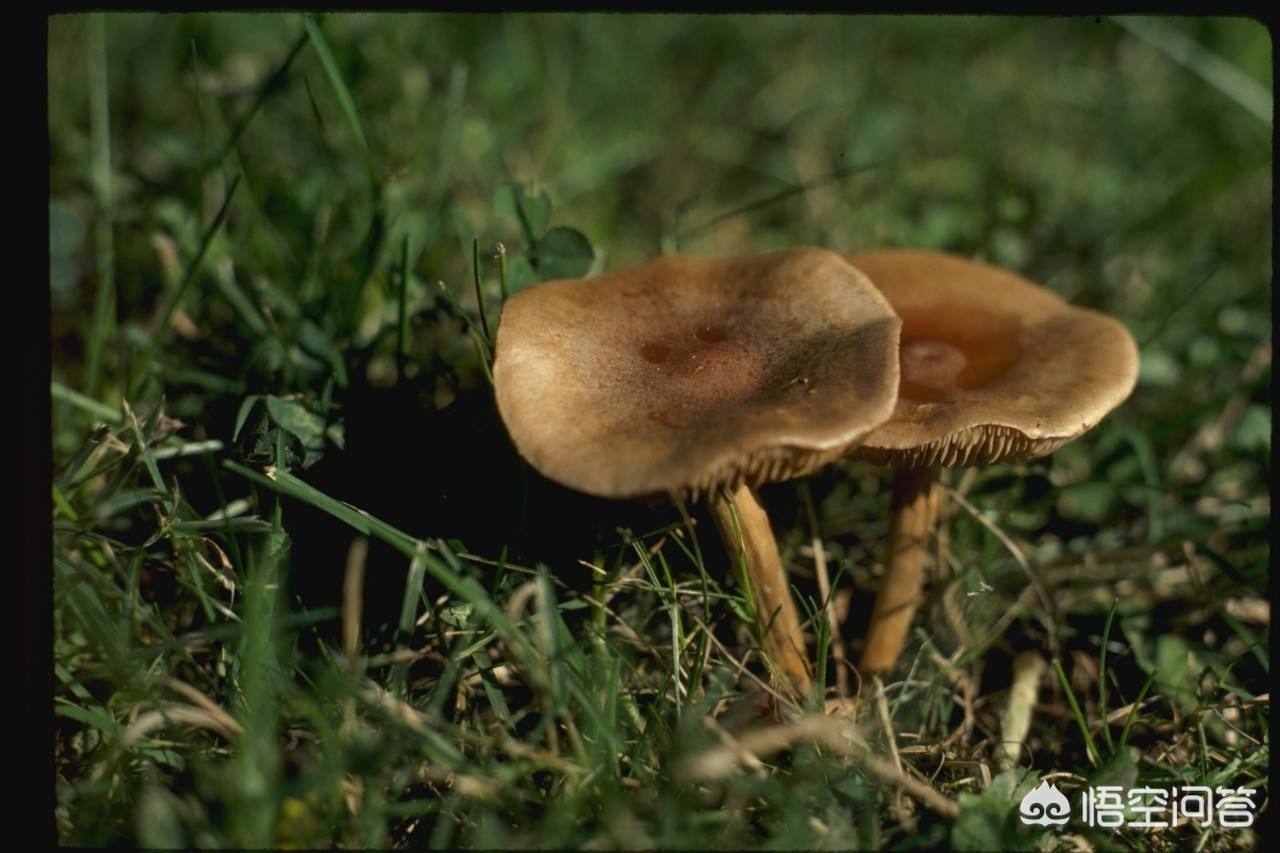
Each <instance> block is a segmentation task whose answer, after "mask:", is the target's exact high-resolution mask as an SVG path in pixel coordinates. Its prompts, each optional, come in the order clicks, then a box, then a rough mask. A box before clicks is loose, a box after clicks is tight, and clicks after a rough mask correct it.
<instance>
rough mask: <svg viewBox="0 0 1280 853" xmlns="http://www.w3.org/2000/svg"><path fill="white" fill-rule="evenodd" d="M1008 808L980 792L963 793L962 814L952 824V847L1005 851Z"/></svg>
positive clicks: (961, 799) (957, 848)
mask: <svg viewBox="0 0 1280 853" xmlns="http://www.w3.org/2000/svg"><path fill="white" fill-rule="evenodd" d="M1006 812H1007V810H1006V809H1002V808H1001V807H1000V806H999V805H997V804H996V803H993V802H991V801H990V800H988V799H986V798H985V797H982V796H979V795H977V794H961V795H960V817H958V818H956V822H955V824H953V825H952V827H951V848H952V849H953V850H1003V849H1005V845H1004V843H1003V841H1004V838H1003V833H1002V832H1001V831H1000V830H1001V826H1002V825H1003V823H1004V820H1005V817H1006Z"/></svg>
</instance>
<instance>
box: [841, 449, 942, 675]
mask: <svg viewBox="0 0 1280 853" xmlns="http://www.w3.org/2000/svg"><path fill="white" fill-rule="evenodd" d="M936 484H937V470H936V469H935V468H933V467H927V468H899V469H896V470H895V471H894V474H893V503H892V508H891V511H890V512H891V514H890V518H889V557H888V561H887V566H886V569H885V575H884V580H883V582H881V584H880V592H879V594H878V595H877V596H876V605H875V609H874V610H872V612H871V624H870V625H869V626H868V628H867V643H866V646H865V648H864V649H863V652H862V662H861V666H860V667H859V668H860V669H861V670H862V672H863V673H864V674H866V675H871V674H875V673H880V672H885V671H886V670H889V669H892V668H893V665H894V664H895V663H897V662H898V655H899V654H901V653H902V647H903V645H904V644H905V642H906V639H907V631H909V630H910V629H911V619H912V617H913V616H915V613H916V608H917V607H918V606H919V605H920V588H921V587H922V586H923V580H924V567H925V563H926V562H928V559H929V554H928V544H929V532H930V530H931V529H932V528H933V521H934V518H935V515H936V513H937V509H938V503H937V501H935V500H934V499H933V491H934V489H935V487H936Z"/></svg>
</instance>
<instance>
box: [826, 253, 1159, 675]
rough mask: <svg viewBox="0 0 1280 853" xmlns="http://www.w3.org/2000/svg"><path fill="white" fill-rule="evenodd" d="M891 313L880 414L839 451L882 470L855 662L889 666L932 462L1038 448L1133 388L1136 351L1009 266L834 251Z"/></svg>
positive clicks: (973, 461) (1080, 427)
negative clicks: (888, 380)
mask: <svg viewBox="0 0 1280 853" xmlns="http://www.w3.org/2000/svg"><path fill="white" fill-rule="evenodd" d="M848 258H849V261H850V263H852V264H853V265H854V266H856V267H857V268H858V269H860V270H862V271H863V272H864V273H866V274H867V276H868V277H869V278H870V279H871V280H872V281H873V282H874V283H875V285H876V287H877V288H879V289H880V291H881V293H883V294H884V296H885V298H886V299H888V300H889V304H890V305H892V306H893V308H894V310H895V311H896V312H897V313H898V315H899V316H900V317H901V318H902V335H901V353H900V358H901V380H902V381H901V385H900V386H899V390H898V403H897V408H896V409H895V411H894V413H893V417H892V418H891V419H890V420H889V421H888V422H887V423H885V424H883V425H881V426H880V427H878V428H876V430H875V431H874V432H873V433H872V434H871V435H869V436H868V437H867V438H866V440H865V441H864V442H863V444H862V445H861V446H860V447H859V448H858V449H857V450H856V451H855V452H854V453H853V454H852V455H853V456H854V457H855V458H860V459H865V460H868V461H871V462H873V463H876V464H886V465H889V466H891V467H893V469H894V483H893V498H892V514H891V519H890V528H889V554H888V557H887V559H886V564H887V568H886V572H885V577H884V581H883V583H882V584H881V588H880V592H879V594H878V595H877V597H876V603H875V607H874V609H873V611H872V616H871V623H870V626H869V628H868V633H867V640H866V644H865V647H864V651H863V654H862V656H861V660H860V667H859V668H860V669H861V670H862V671H863V672H864V673H877V672H883V671H885V670H887V669H889V668H891V667H892V666H893V665H894V663H895V662H896V661H897V659H898V655H899V653H900V652H901V650H902V646H903V643H904V641H905V638H906V634H907V631H908V629H909V628H910V625H911V619H912V616H913V615H914V614H915V609H916V607H917V605H918V603H919V599H920V589H921V580H922V574H923V570H924V565H925V559H926V557H925V554H926V540H927V538H928V536H929V532H930V529H931V528H932V525H933V519H934V517H935V515H936V512H937V507H938V496H937V495H936V494H934V491H935V484H936V482H937V468H938V467H939V466H947V467H954V466H969V465H987V464H991V463H993V462H996V461H998V460H1002V459H1018V458H1023V459H1025V458H1031V457H1036V456H1043V455H1046V454H1048V453H1051V452H1053V451H1054V450H1056V449H1057V448H1059V447H1061V446H1062V445H1063V444H1065V443H1066V442H1068V441H1071V440H1072V439H1074V438H1077V437H1078V436H1080V435H1081V434H1083V433H1084V432H1086V431H1087V430H1089V429H1090V428H1092V427H1093V426H1094V424H1096V423H1097V422H1098V421H1099V420H1100V419H1101V418H1102V417H1103V416H1104V415H1105V414H1107V412H1109V411H1111V410H1112V409H1113V408H1115V407H1116V406H1118V405H1119V404H1120V403H1121V402H1122V401H1123V400H1124V399H1125V398H1126V397H1128V396H1129V394H1130V392H1132V390H1133V386H1134V383H1135V381H1136V380H1137V371H1138V350H1137V346H1136V345H1135V344H1134V341H1133V336H1132V335H1130V334H1129V331H1128V330H1127V329H1126V328H1125V327H1124V326H1123V325H1122V324H1121V323H1119V322H1118V321H1117V320H1115V319H1113V318H1111V317H1108V316H1106V315H1104V314H1100V313H1098V312H1096V311H1090V310H1087V309H1083V308H1074V307H1072V306H1071V305H1069V304H1067V302H1065V301H1064V300H1063V299H1062V298H1060V297H1058V296H1057V295H1055V294H1053V293H1051V292H1049V291H1048V290H1045V289H1044V288H1041V287H1038V286H1037V285H1034V284H1032V283H1031V282H1029V281H1027V280H1026V279H1023V278H1021V277H1020V276H1017V275H1014V274H1013V273H1011V272H1008V271H1005V270H1001V269H997V268H996V267H993V266H989V265H987V264H983V263H978V262H975V261H969V260H965V259H963V258H960V257H956V256H954V255H948V254H944V253H940V252H927V251H905V250H884V251H872V252H862V253H857V254H854V255H850V256H848Z"/></svg>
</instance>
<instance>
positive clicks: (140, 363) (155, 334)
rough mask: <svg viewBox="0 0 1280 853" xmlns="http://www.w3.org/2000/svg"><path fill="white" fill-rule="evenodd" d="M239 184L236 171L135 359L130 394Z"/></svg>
mask: <svg viewBox="0 0 1280 853" xmlns="http://www.w3.org/2000/svg"><path fill="white" fill-rule="evenodd" d="M238 186H240V175H236V176H235V178H234V179H232V181H231V186H230V187H228V188H227V194H226V196H225V197H224V198H223V199H222V207H220V208H219V209H218V215H217V216H215V217H214V218H213V222H212V223H211V224H210V225H209V227H208V228H207V229H205V232H204V236H203V237H202V238H201V239H200V248H199V249H198V250H197V251H196V256H195V257H194V258H192V260H191V263H190V264H188V265H187V274H186V275H185V276H183V278H182V283H181V284H179V285H178V288H177V290H175V291H174V293H173V296H171V297H170V298H169V301H168V302H167V303H166V304H165V306H164V309H163V310H162V311H161V312H160V317H159V321H158V322H157V324H156V328H155V329H154V330H153V331H152V334H151V340H150V343H148V344H147V348H146V349H145V350H144V351H143V352H142V355H141V356H140V357H139V358H138V360H137V361H136V362H135V363H134V367H133V380H132V381H131V382H130V383H129V396H130V397H136V396H137V394H138V392H139V391H140V390H141V389H142V383H143V380H144V379H145V377H146V375H147V368H148V366H149V365H150V364H151V360H152V359H153V358H154V357H155V353H156V348H157V347H158V346H159V345H160V342H161V341H162V340H164V338H165V331H166V330H167V329H168V328H169V323H170V321H171V320H172V319H173V312H174V311H176V310H177V309H178V305H179V304H181V302H182V297H183V296H184V295H186V292H187V288H188V287H190V286H191V282H193V281H194V280H195V277H196V274H197V273H198V272H200V268H201V265H202V263H203V262H204V256H205V253H206V252H208V251H209V245H210V244H211V243H212V242H213V238H214V235H215V234H217V233H218V230H219V229H220V228H221V227H222V222H223V220H224V219H226V218H227V211H228V210H229V209H230V208H231V199H233V198H234V197H235V194H236V187H238Z"/></svg>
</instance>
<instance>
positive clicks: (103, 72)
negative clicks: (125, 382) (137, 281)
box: [85, 13, 116, 397]
mask: <svg viewBox="0 0 1280 853" xmlns="http://www.w3.org/2000/svg"><path fill="white" fill-rule="evenodd" d="M87 65H88V69H89V124H90V131H91V140H92V142H91V145H92V156H93V161H92V170H93V171H92V184H93V195H94V202H95V204H96V206H97V216H96V217H95V220H94V243H95V244H96V247H97V264H98V281H97V289H96V291H95V292H94V299H93V320H92V324H91V325H90V330H89V335H88V341H87V342H86V343H87V351H86V352H85V374H86V378H85V391H86V392H87V393H88V395H89V396H90V397H95V396H97V394H98V391H99V389H100V386H101V384H102V373H103V364H102V362H103V353H104V351H105V350H106V347H107V344H108V342H109V339H110V338H111V337H112V335H113V333H114V331H115V316H116V296H115V240H114V237H113V235H112V230H113V228H112V205H111V110H110V92H109V90H108V86H107V25H106V21H105V20H104V19H103V16H102V14H101V13H97V14H94V15H91V16H90V17H89V62H88V63H87Z"/></svg>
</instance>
